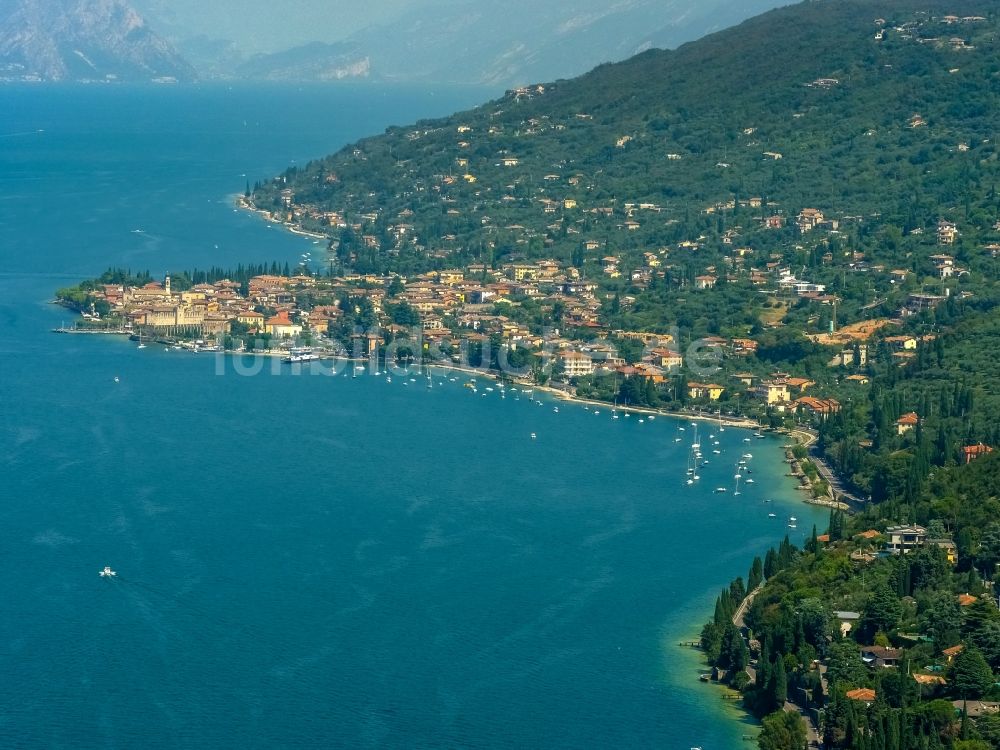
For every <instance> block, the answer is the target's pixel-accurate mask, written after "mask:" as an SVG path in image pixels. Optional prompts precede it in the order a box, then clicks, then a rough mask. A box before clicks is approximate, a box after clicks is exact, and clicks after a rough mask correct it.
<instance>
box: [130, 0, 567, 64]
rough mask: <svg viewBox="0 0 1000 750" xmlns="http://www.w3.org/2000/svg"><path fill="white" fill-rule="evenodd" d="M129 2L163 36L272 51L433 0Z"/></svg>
mask: <svg viewBox="0 0 1000 750" xmlns="http://www.w3.org/2000/svg"><path fill="white" fill-rule="evenodd" d="M483 1H484V2H493V1H494V0H483ZM495 1H496V2H503V0H495ZM545 1H546V2H564V1H565V0H545ZM446 2H448V0H443V2H442V0H435V2H434V4H437V5H441V4H444V3H446ZM132 4H133V5H134V6H135V7H136V8H137V9H138V10H139V11H140V12H141V13H143V14H144V15H145V16H146V17H147V19H148V20H149V22H150V24H151V25H152V26H153V27H154V29H156V30H157V31H161V32H163V33H165V34H166V35H169V36H193V35H195V34H198V33H201V34H205V35H207V36H209V37H216V38H221V39H232V40H233V41H235V42H236V43H237V45H238V46H239V47H240V48H242V49H244V50H245V51H248V52H272V51H276V50H279V49H284V48H286V47H289V46H292V45H295V44H302V43H305V42H309V41H324V42H332V41H336V40H338V39H342V38H343V37H345V36H347V35H348V34H350V33H352V32H354V31H357V30H358V29H361V28H364V27H365V26H370V25H372V24H375V23H381V22H384V21H388V20H390V19H392V18H394V17H395V16H397V15H398V14H399V13H400V12H401V11H402V10H405V9H407V8H412V7H420V6H424V5H428V4H431V0H283V1H282V2H280V3H278V2H275V1H274V0H211V2H205V0H132Z"/></svg>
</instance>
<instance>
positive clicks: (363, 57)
mask: <svg viewBox="0 0 1000 750" xmlns="http://www.w3.org/2000/svg"><path fill="white" fill-rule="evenodd" d="M781 4H782V3H781V2H780V0H777V1H776V0H744V1H743V2H737V3H733V2H724V1H720V0H706V1H705V2H701V3H698V4H693V3H691V2H690V0H619V1H618V2H608V1H607V0H601V1H598V0H580V1H579V2H575V3H572V4H568V3H539V2H534V1H533V0H509V1H508V2H504V3H484V2H482V1H481V0H461V1H460V2H457V3H456V2H451V3H447V4H444V3H442V4H440V5H431V6H428V5H426V4H424V5H418V6H416V7H414V8H413V9H412V10H410V11H409V12H407V13H406V14H404V15H403V16H401V17H400V18H398V19H397V20H396V21H395V22H393V23H390V24H387V25H382V26H377V27H372V28H369V29H365V30H363V31H361V32H358V33H355V34H353V35H351V36H350V37H348V38H347V39H346V40H345V41H342V42H338V43H334V44H310V45H306V46H302V47H299V48H296V49H295V50H291V51H284V52H280V53H277V54H272V55H258V56H256V57H254V58H252V59H251V60H249V61H248V62H247V63H246V64H245V65H243V66H240V67H238V68H236V69H235V71H234V73H235V74H236V75H237V77H247V78H265V79H292V80H329V79H340V78H345V77H370V78H374V79H380V80H399V81H404V80H405V81H414V80H422V81H429V82H435V83H463V84H482V85H504V86H510V85H518V84H524V83H531V82H536V81H543V80H553V79H557V78H566V77H570V76H574V75H579V74H580V73H583V72H585V71H586V70H589V69H590V68H592V67H594V66H595V65H597V64H599V63H602V62H609V61H615V60H622V59H624V58H627V57H630V56H632V55H634V54H636V53H638V52H642V51H644V50H646V49H649V48H651V47H666V48H672V47H676V46H678V45H679V44H682V43H684V42H688V41H692V40H694V39H698V38H700V37H702V36H704V35H705V34H707V33H709V32H712V31H718V30H720V29H722V28H725V27H728V26H731V25H733V24H735V23H738V22H740V21H742V20H744V19H746V18H748V17H750V16H753V15H756V14H758V13H761V12H763V11H766V10H769V9H771V8H774V7H776V6H777V5H781Z"/></svg>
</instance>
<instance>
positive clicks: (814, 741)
mask: <svg viewBox="0 0 1000 750" xmlns="http://www.w3.org/2000/svg"><path fill="white" fill-rule="evenodd" d="M785 711H787V712H788V713H796V714H798V715H799V716H801V717H802V720H803V721H804V722H805V723H806V740H808V746H809V747H819V746H820V743H819V730H818V729H817V728H816V725H815V724H813V722H812V719H811V718H810V716H809V714H807V713H806V712H805V711H803V710H802V709H801V708H800V707H799V706H797V705H796V704H794V703H792V702H791V701H785Z"/></svg>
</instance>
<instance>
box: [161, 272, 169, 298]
mask: <svg viewBox="0 0 1000 750" xmlns="http://www.w3.org/2000/svg"><path fill="white" fill-rule="evenodd" d="M163 289H164V291H166V293H167V296H168V297H169V296H170V277H169V276H167V278H166V279H164V280H163Z"/></svg>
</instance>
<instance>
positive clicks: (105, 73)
mask: <svg viewBox="0 0 1000 750" xmlns="http://www.w3.org/2000/svg"><path fill="white" fill-rule="evenodd" d="M194 77H195V71H194V69H193V68H192V67H191V65H190V64H189V63H188V62H187V61H186V60H185V59H184V58H183V57H182V56H181V55H180V54H179V53H178V52H177V51H176V50H175V49H174V47H173V46H172V45H171V44H170V43H169V42H167V41H166V40H164V39H163V38H161V37H160V36H158V35H157V34H156V33H154V32H153V31H152V30H151V29H150V28H149V27H148V26H147V25H146V22H145V21H144V20H143V18H142V16H140V15H139V14H138V13H137V12H136V11H135V10H134V9H133V8H132V7H131V6H129V5H128V4H127V3H125V2H123V1H122V0H0V80H6V81H109V80H127V81H131V80H142V81H149V80H156V79H160V80H187V79H191V78H194Z"/></svg>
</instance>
